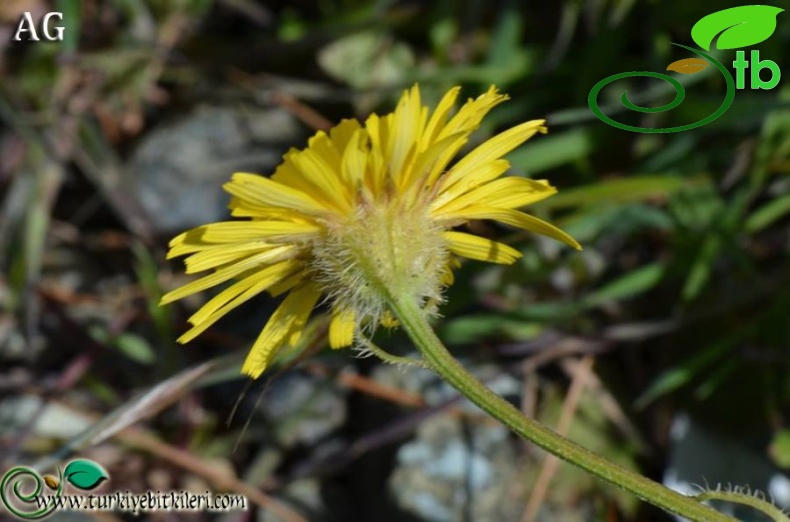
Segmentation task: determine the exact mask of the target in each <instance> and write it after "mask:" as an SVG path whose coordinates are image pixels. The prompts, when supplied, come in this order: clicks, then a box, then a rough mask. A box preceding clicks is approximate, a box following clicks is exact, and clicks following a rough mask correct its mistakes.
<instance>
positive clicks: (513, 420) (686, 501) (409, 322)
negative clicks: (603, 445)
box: [387, 294, 735, 522]
mask: <svg viewBox="0 0 790 522" xmlns="http://www.w3.org/2000/svg"><path fill="white" fill-rule="evenodd" d="M387 297H388V302H389V305H390V307H391V309H392V312H393V313H394V314H395V316H396V317H397V319H398V320H399V321H400V323H401V326H402V327H403V328H404V329H405V330H406V333H407V334H408V335H409V337H410V338H411V339H412V341H413V342H414V344H415V345H416V346H417V348H418V349H419V350H420V352H421V353H422V355H423V357H424V358H425V360H426V361H427V362H428V363H429V364H430V365H431V368H432V369H433V370H434V371H435V372H436V373H437V374H439V376H440V377H442V378H443V379H445V380H446V381H447V382H448V383H450V384H451V385H452V386H453V387H455V388H456V389H457V390H458V391H459V392H461V393H462V394H463V395H464V396H465V397H467V398H468V399H469V400H471V401H472V402H473V403H475V404H476V405H477V406H479V407H480V408H481V409H482V410H484V411H485V412H486V413H488V414H489V415H491V416H493V417H495V418H496V419H498V420H499V421H501V422H502V423H503V424H505V425H506V426H508V427H509V428H510V429H512V430H513V431H514V432H516V433H517V434H518V435H520V436H521V437H523V438H525V439H527V440H529V441H530V442H532V443H533V444H536V445H537V446H539V447H541V448H543V449H544V450H546V451H548V452H549V453H551V454H553V455H556V456H557V457H559V458H561V459H563V460H565V461H567V462H570V463H571V464H574V465H576V466H578V467H580V468H582V469H584V470H586V471H588V472H590V473H592V474H593V475H596V476H597V477H599V478H602V479H603V480H606V481H607V482H610V483H612V484H614V485H616V486H619V487H621V488H623V489H625V490H626V491H629V492H631V493H633V494H634V495H636V496H637V497H639V498H641V499H643V500H645V501H647V502H649V503H651V504H653V505H655V506H658V507H660V508H662V509H665V510H666V511H669V512H671V513H675V514H677V515H680V516H683V517H686V518H687V519H689V520H694V521H705V522H732V521H734V520H735V519H733V518H730V517H728V516H726V515H724V514H722V513H720V512H718V511H716V510H715V509H713V508H711V507H708V506H706V505H704V504H702V503H700V502H698V501H697V500H695V499H694V498H692V497H687V496H685V495H682V494H680V493H677V492H676V491H673V490H671V489H668V488H666V487H664V486H662V485H661V484H659V483H657V482H653V481H652V480H650V479H648V478H646V477H643V476H642V475H639V474H638V473H635V472H633V471H630V470H628V469H626V468H624V467H622V466H620V465H618V464H615V463H614V462H611V461H609V460H607V459H604V458H603V457H601V456H600V455H598V454H596V453H593V452H592V451H590V450H588V449H585V448H583V447H582V446H579V445H578V444H576V443H575V442H572V441H570V440H568V439H566V438H564V437H562V436H561V435H558V434H557V433H554V432H553V431H552V430H550V429H548V428H546V427H545V426H543V425H542V424H540V423H538V422H537V421H535V420H533V419H530V418H529V417H527V416H525V415H524V414H523V413H521V412H520V411H519V410H518V409H516V408H515V407H514V406H513V405H512V404H510V403H509V402H507V401H505V400H504V399H503V398H502V397H500V396H499V395H497V394H495V393H494V392H492V391H491V390H490V389H488V388H487V387H486V386H485V385H484V384H483V383H481V382H480V381H479V380H477V378H475V377H474V376H473V375H472V374H470V373H469V372H468V371H466V369H465V368H464V367H463V366H462V365H461V364H460V363H459V362H458V361H457V360H456V359H455V358H454V357H453V356H452V355H451V354H450V352H448V351H447V348H445V347H444V345H443V344H442V342H441V341H440V340H439V338H438V337H437V336H436V334H435V333H434V331H433V329H432V328H431V326H430V325H429V324H428V321H427V319H426V318H425V314H424V313H423V311H422V310H420V308H419V306H418V305H417V303H415V302H414V300H413V298H411V297H410V296H403V295H392V294H389V295H388V296H387Z"/></svg>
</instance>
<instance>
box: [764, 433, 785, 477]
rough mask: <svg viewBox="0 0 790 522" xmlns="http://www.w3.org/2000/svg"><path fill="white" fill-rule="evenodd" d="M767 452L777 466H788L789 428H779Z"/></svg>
mask: <svg viewBox="0 0 790 522" xmlns="http://www.w3.org/2000/svg"><path fill="white" fill-rule="evenodd" d="M768 453H769V454H770V455H771V459H772V460H773V461H774V463H775V464H776V465H777V466H779V467H780V468H784V469H787V468H790V430H781V431H779V432H777V433H776V435H774V439H773V440H772V441H771V445H770V446H769V447H768Z"/></svg>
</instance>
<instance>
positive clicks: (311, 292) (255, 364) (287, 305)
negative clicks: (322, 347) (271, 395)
mask: <svg viewBox="0 0 790 522" xmlns="http://www.w3.org/2000/svg"><path fill="white" fill-rule="evenodd" d="M319 297H321V292H320V291H318V290H317V289H316V288H314V287H313V286H312V285H309V284H308V285H305V286H302V287H301V288H297V289H296V290H292V291H291V293H290V294H288V296H287V297H286V298H285V299H284V300H283V302H282V303H281V304H280V306H278V307H277V310H275V311H274V313H273V314H272V316H271V317H270V318H269V321H268V322H267V323H266V326H265V327H264V328H263V331H262V332H261V334H260V335H259V336H258V338H257V339H256V340H255V344H254V345H253V346H252V348H251V349H250V353H249V354H247V358H246V359H245V361H244V365H243V366H242V368H241V373H243V374H244V375H249V376H250V377H252V378H253V379H257V378H258V377H260V376H261V374H262V373H263V372H264V371H266V367H267V366H268V365H269V363H270V362H271V360H272V359H273V357H274V355H275V354H276V352H277V349H278V348H280V346H281V345H282V343H283V341H284V340H286V337H288V336H289V335H290V334H291V333H292V331H293V330H294V329H296V328H300V327H301V326H303V325H304V323H306V322H307V319H308V317H310V312H311V311H312V310H313V307H314V306H315V304H316V302H317V301H318V298H319Z"/></svg>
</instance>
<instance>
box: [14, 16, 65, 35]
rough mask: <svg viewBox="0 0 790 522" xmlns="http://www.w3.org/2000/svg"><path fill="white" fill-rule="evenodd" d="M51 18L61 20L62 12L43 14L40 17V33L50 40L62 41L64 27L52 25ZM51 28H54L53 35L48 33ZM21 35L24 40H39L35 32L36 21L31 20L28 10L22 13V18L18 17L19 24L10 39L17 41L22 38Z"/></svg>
mask: <svg viewBox="0 0 790 522" xmlns="http://www.w3.org/2000/svg"><path fill="white" fill-rule="evenodd" d="M53 18H57V19H58V20H63V13H58V12H53V13H47V14H46V15H44V16H43V17H42V18H41V33H42V34H43V35H44V39H45V40H48V41H50V42H60V41H63V31H64V28H63V27H61V26H59V25H56V26H54V27H52V26H51V23H52V22H51V20H52V19H53ZM51 29H54V30H55V34H54V35H52V34H50V30H51ZM25 33H28V34H25ZM23 35H24V39H25V40H32V41H34V42H38V41H39V38H38V33H36V23H35V22H34V21H33V16H32V15H31V14H30V12H29V11H25V13H24V14H23V15H22V18H20V19H19V24H18V25H17V26H16V32H15V33H14V38H12V39H13V40H14V41H16V42H19V41H21V40H22V39H23Z"/></svg>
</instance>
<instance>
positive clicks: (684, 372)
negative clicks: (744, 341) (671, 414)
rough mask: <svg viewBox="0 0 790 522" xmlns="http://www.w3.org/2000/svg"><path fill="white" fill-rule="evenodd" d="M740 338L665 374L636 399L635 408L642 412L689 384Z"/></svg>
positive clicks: (712, 347) (707, 350)
mask: <svg viewBox="0 0 790 522" xmlns="http://www.w3.org/2000/svg"><path fill="white" fill-rule="evenodd" d="M739 339H740V337H737V336H733V337H732V338H725V339H723V340H721V341H719V342H716V343H714V344H711V345H710V346H708V347H706V348H705V349H704V350H702V351H701V352H700V353H698V354H697V355H695V356H693V357H690V358H689V359H686V360H685V361H683V362H682V363H680V364H679V365H678V366H675V367H674V368H670V369H669V370H667V371H665V372H663V373H662V374H660V375H659V376H658V377H656V378H655V380H654V381H653V382H652V383H651V384H650V386H649V387H648V389H647V390H645V392H644V393H642V395H641V396H640V397H639V398H637V399H636V401H635V403H634V406H635V407H636V408H637V409H639V410H641V409H643V408H644V407H646V406H647V405H648V404H650V403H651V402H653V401H655V400H656V399H658V398H660V397H663V396H664V395H666V394H668V393H670V392H673V391H675V390H677V389H678V388H680V387H682V386H683V385H685V384H687V383H689V382H690V381H691V380H692V379H693V378H694V377H696V376H697V375H699V374H700V373H702V371H703V370H705V369H706V368H709V367H710V366H711V365H713V364H714V363H715V362H716V361H718V360H719V359H721V358H722V357H724V356H725V355H726V354H727V352H728V351H729V350H730V348H732V346H734V345H735V344H736V342H737V341H738V340H739Z"/></svg>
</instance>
